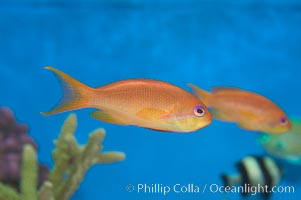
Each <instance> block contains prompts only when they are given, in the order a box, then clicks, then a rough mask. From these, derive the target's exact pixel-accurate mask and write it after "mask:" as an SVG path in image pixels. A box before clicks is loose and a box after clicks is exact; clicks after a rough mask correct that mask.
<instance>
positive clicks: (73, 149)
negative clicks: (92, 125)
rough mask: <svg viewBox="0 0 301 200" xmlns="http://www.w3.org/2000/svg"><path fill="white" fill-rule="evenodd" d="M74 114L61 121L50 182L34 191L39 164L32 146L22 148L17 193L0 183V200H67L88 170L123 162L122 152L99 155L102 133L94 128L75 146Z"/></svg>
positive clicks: (102, 131) (100, 153) (75, 121)
mask: <svg viewBox="0 0 301 200" xmlns="http://www.w3.org/2000/svg"><path fill="white" fill-rule="evenodd" d="M76 125H77V120H76V115H75V114H71V115H70V116H69V117H68V118H67V119H66V120H65V122H64V124H63V126H62V129H61V133H60V135H59V138H58V140H57V141H55V145H56V148H55V150H54V151H53V152H52V156H53V160H54V163H55V165H54V168H53V170H52V171H51V172H50V175H49V179H48V180H47V181H45V182H44V184H43V185H42V187H41V188H40V190H37V189H36V188H37V184H38V183H37V174H38V164H37V159H36V152H35V149H34V148H33V146H31V145H30V144H26V145H24V147H23V156H22V169H21V185H20V192H17V191H16V190H14V189H12V188H10V187H8V186H5V185H4V184H0V200H67V199H69V198H70V197H71V195H72V194H73V193H74V192H75V190H76V189H77V188H78V186H79V184H80V182H81V181H82V180H83V177H84V175H85V173H86V172H87V170H88V169H89V168H90V167H91V166H92V165H95V164H97V163H100V164H103V163H112V162H116V161H121V160H124V158H125V155H124V154H123V153H121V152H105V153H102V152H101V151H102V149H103V146H102V145H101V143H102V141H103V139H104V136H105V131H104V130H103V129H97V130H95V131H93V132H92V133H91V134H90V137H89V141H88V142H87V144H86V145H78V143H77V141H76V138H75V137H74V132H75V129H76Z"/></svg>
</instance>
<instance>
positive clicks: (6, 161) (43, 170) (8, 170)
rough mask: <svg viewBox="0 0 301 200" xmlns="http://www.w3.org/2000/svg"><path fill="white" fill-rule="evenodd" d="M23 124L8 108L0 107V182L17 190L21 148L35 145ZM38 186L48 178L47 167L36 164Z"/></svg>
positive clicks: (35, 146)
mask: <svg viewBox="0 0 301 200" xmlns="http://www.w3.org/2000/svg"><path fill="white" fill-rule="evenodd" d="M27 132H28V128H27V126H26V125H25V124H18V123H17V121H16V120H15V117H14V115H13V113H12V111H11V110H10V109H9V108H5V107H1V108H0V182H2V183H4V184H6V185H10V186H12V187H14V188H15V189H17V190H19V186H20V176H21V175H20V169H21V155H22V148H23V146H24V145H25V144H30V145H32V146H33V147H34V148H35V149H37V145H36V144H35V142H34V141H33V139H32V138H30V137H29V136H28V134H27ZM38 168H39V175H38V177H39V180H38V186H41V185H42V183H43V182H44V181H45V180H46V179H47V178H48V171H49V170H48V167H47V166H45V165H38Z"/></svg>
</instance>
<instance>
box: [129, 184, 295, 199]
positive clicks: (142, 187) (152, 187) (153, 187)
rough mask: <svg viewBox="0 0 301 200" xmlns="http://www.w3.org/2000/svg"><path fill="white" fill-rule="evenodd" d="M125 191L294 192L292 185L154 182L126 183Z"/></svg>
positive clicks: (163, 193)
mask: <svg viewBox="0 0 301 200" xmlns="http://www.w3.org/2000/svg"><path fill="white" fill-rule="evenodd" d="M125 189H126V191H127V192H131V193H137V194H158V195H164V196H165V195H168V194H170V193H175V194H203V193H208V192H209V193H213V194H214V193H249V194H250V195H256V194H258V193H289V194H293V193H294V192H295V188H294V186H274V187H268V186H267V185H260V184H258V185H249V184H244V185H242V186H222V185H218V184H214V183H213V184H204V185H199V184H192V183H190V184H180V183H176V184H173V185H167V184H161V183H154V184H145V183H138V184H128V185H127V186H126V187H125Z"/></svg>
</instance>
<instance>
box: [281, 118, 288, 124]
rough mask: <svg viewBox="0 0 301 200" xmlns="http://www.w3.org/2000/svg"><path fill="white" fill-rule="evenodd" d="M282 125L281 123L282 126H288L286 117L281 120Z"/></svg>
mask: <svg viewBox="0 0 301 200" xmlns="http://www.w3.org/2000/svg"><path fill="white" fill-rule="evenodd" d="M280 123H281V124H282V125H286V124H287V123H288V119H287V118H286V117H281V118H280Z"/></svg>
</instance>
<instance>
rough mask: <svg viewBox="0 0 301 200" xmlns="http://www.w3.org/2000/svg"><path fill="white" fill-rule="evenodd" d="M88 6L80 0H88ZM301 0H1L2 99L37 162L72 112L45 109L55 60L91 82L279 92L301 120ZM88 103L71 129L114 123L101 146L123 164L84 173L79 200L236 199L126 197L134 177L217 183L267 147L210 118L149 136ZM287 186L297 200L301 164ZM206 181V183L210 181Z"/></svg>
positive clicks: (47, 159) (54, 89)
mask: <svg viewBox="0 0 301 200" xmlns="http://www.w3.org/2000/svg"><path fill="white" fill-rule="evenodd" d="M84 2H85V3H84ZM300 36H301V2H300V1H284V0H283V1H267V0H266V1H259V0H258V1H251V0H249V1H217V0H215V1H184V0H183V1H181V0H177V1H151V0H147V1H138V0H136V1H135V0H132V1H131V0H128V1H126V0H123V1H117V0H115V1H109V0H106V1H96V0H94V1H93V0H89V1H84V0H82V1H80V0H76V1H71V0H69V1H68V0H64V1H59V0H54V1H50V0H44V1H37V0H36V1H34V0H32V1H28V0H23V1H22V0H11V1H4V0H1V1H0V69H1V71H0V89H1V95H0V104H1V105H5V106H9V107H11V108H12V109H13V110H14V112H15V114H16V116H17V119H18V120H19V121H20V122H24V123H27V124H28V125H29V126H30V135H31V136H32V137H33V138H34V139H35V141H36V142H37V143H38V145H39V160H40V161H41V162H42V163H45V164H48V165H49V166H52V164H53V163H52V160H51V150H52V149H53V147H54V145H53V140H54V139H55V138H57V136H58V133H59V130H60V127H61V124H62V122H63V120H64V119H65V118H66V117H67V115H68V114H69V113H64V114H59V115H54V116H50V117H44V116H42V115H40V112H41V111H47V110H49V109H50V108H51V107H52V106H54V104H55V103H56V102H57V100H58V99H59V97H60V96H61V90H60V87H59V84H58V82H57V80H56V79H55V78H54V76H53V75H52V74H51V73H50V72H49V71H47V70H44V69H43V66H45V65H52V66H54V67H56V68H58V69H60V70H62V71H64V72H66V73H68V74H70V75H71V76H73V77H75V78H76V79H78V80H80V81H82V82H84V83H86V84H88V85H89V86H93V87H96V86H100V85H105V84H108V83H111V82H114V81H118V80H123V79H130V78H151V79H156V80H163V81H167V82H170V83H173V84H175V85H177V86H179V87H181V88H184V89H186V90H189V88H188V87H187V85H186V83H194V84H196V85H198V86H200V87H202V88H204V89H206V90H209V89H210V88H211V87H213V86H235V87H240V88H244V89H247V90H252V91H256V92H258V93H260V94H263V95H264V96H266V97H268V98H270V99H272V100H273V101H275V102H276V103H277V104H278V105H280V106H281V107H282V108H283V109H284V110H285V111H286V112H287V113H288V114H289V115H291V116H301V107H300V98H301V93H300V88H301V78H300V77H301V67H300V66H301V54H300V53H301V37H300ZM91 111H92V110H91V109H84V110H79V111H76V113H77V114H78V121H79V125H78V129H77V133H76V136H77V138H78V140H79V141H80V143H85V142H86V141H87V138H88V133H89V132H90V131H92V130H93V129H95V128H98V127H103V128H105V129H106V131H107V135H106V138H105V141H104V146H105V149H104V150H106V151H110V150H118V151H122V152H124V153H126V155H127V157H126V160H125V161H124V162H120V163H115V164H112V165H97V166H95V167H93V168H91V169H90V170H89V172H88V173H87V175H86V176H85V179H84V181H83V183H82V184H81V186H80V188H79V190H78V191H77V192H76V193H75V194H74V196H73V197H72V200H80V199H89V200H98V199H108V200H111V199H112V200H114V199H141V200H144V199H185V200H186V199H190V200H194V199H206V200H207V199H225V198H227V199H240V195H239V194H221V193H215V194H212V193H210V192H209V191H206V192H205V193H202V192H201V193H198V194H188V193H185V194H175V193H173V194H171V193H170V194H168V195H166V196H163V195H162V194H143V193H139V194H138V193H137V192H136V191H134V192H132V193H128V192H126V190H125V187H126V186H127V185H128V184H134V185H136V184H139V183H142V184H144V183H145V184H154V183H157V184H163V185H169V186H172V185H174V184H176V183H179V184H181V185H187V184H189V183H193V184H195V185H198V186H202V187H203V186H204V185H205V184H208V187H209V185H210V184H219V185H221V184H222V182H221V180H220V178H219V175H220V174H221V173H223V172H224V173H233V172H235V167H234V163H236V162H237V161H238V160H240V159H242V158H243V157H245V156H247V155H253V154H259V155H263V154H264V150H263V148H262V147H261V146H259V145H258V143H257V138H258V133H253V132H248V131H245V130H241V129H239V128H238V127H237V126H236V125H234V124H231V123H223V122H220V121H216V120H214V121H213V122H212V124H211V125H210V126H208V127H206V128H204V129H201V130H199V131H197V132H195V133H191V134H176V133H164V132H154V131H151V130H147V129H143V128H139V127H132V126H118V125H113V124H108V123H103V122H100V121H96V120H95V119H93V118H91V117H90V116H89V113H90V112H91ZM286 169H287V171H288V173H287V176H286V177H285V178H284V180H283V181H282V182H281V183H280V185H284V186H285V185H294V186H295V193H294V194H274V195H273V196H272V199H300V198H301V173H300V168H298V167H293V166H289V167H287V168H286ZM202 187H201V189H203V188H202Z"/></svg>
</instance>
